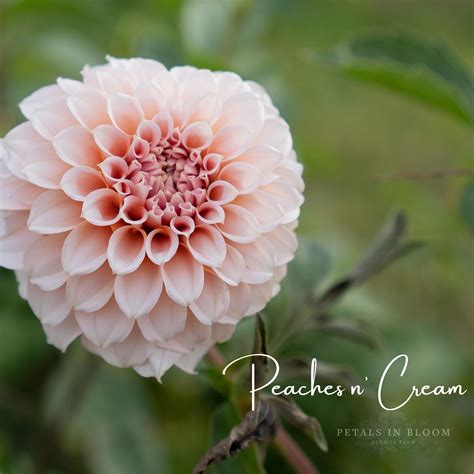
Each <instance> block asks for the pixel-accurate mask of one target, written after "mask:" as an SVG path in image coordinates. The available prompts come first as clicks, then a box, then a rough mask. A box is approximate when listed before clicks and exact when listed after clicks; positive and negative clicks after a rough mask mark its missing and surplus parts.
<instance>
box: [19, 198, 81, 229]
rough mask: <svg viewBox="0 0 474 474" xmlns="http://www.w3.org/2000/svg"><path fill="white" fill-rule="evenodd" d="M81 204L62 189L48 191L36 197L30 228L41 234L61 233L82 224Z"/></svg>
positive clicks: (32, 208) (29, 220)
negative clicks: (72, 199)
mask: <svg viewBox="0 0 474 474" xmlns="http://www.w3.org/2000/svg"><path fill="white" fill-rule="evenodd" d="M81 221H82V219H81V205H80V203H78V202H76V201H71V199H69V197H68V196H66V195H65V194H64V193H63V192H62V191H59V190H51V191H46V192H45V193H43V194H41V195H40V196H39V197H37V198H36V199H35V201H34V202H33V206H32V207H31V212H30V217H29V219H28V228H29V229H30V230H31V231H33V232H37V233H39V234H59V233H61V232H65V231H67V230H71V229H72V228H74V227H75V226H76V225H78V224H80V223H81Z"/></svg>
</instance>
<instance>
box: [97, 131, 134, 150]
mask: <svg viewBox="0 0 474 474" xmlns="http://www.w3.org/2000/svg"><path fill="white" fill-rule="evenodd" d="M94 140H95V142H96V143H97V146H98V147H99V148H100V149H101V150H102V151H103V152H104V153H105V154H106V155H108V156H111V155H112V156H121V157H123V156H125V155H126V154H127V152H128V149H129V148H130V137H129V136H128V135H126V134H125V133H123V132H122V131H120V130H119V129H118V128H117V127H114V126H113V125H99V126H98V127H97V128H96V129H94Z"/></svg>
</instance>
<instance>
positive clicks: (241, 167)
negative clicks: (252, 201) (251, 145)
mask: <svg viewBox="0 0 474 474" xmlns="http://www.w3.org/2000/svg"><path fill="white" fill-rule="evenodd" d="M219 179H222V180H224V181H227V182H228V183H230V184H232V186H234V188H235V189H237V191H238V193H239V194H249V193H251V192H253V191H255V190H256V189H257V188H258V187H259V186H260V184H261V182H262V180H263V175H262V173H261V172H260V171H259V170H258V169H257V168H256V167H255V166H253V165H251V164H250V163H243V162H232V163H230V164H228V165H226V166H224V168H223V169H222V171H221V172H220V174H219Z"/></svg>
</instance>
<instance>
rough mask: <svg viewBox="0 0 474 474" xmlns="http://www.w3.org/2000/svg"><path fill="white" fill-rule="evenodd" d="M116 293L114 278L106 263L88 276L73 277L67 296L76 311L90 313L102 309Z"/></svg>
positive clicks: (68, 285)
mask: <svg viewBox="0 0 474 474" xmlns="http://www.w3.org/2000/svg"><path fill="white" fill-rule="evenodd" d="M113 293H114V276H113V275H112V272H111V270H110V268H109V266H108V265H107V264H106V263H105V264H104V265H102V266H101V267H100V268H99V269H98V270H96V271H95V272H93V273H89V274H88V275H77V276H72V277H70V278H69V279H68V281H67V284H66V295H67V299H68V301H69V303H70V305H71V306H72V307H73V308H74V309H75V310H76V311H85V312H86V313H90V312H92V311H97V310H99V309H100V308H102V307H103V306H104V305H105V304H106V303H107V301H109V300H110V298H111V297H112V295H113Z"/></svg>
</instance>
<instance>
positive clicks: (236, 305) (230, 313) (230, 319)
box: [220, 283, 251, 324]
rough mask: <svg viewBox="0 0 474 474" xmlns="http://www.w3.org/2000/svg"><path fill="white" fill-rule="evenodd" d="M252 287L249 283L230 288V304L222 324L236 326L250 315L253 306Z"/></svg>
mask: <svg viewBox="0 0 474 474" xmlns="http://www.w3.org/2000/svg"><path fill="white" fill-rule="evenodd" d="M250 286H251V285H248V284H247V283H240V284H239V285H237V286H229V288H228V289H229V296H230V304H229V308H228V309H227V312H226V314H225V316H224V317H222V318H221V319H220V321H221V322H223V323H233V324H235V323H236V322H238V321H239V320H240V319H241V318H242V317H243V316H245V315H247V314H248V312H249V310H250V305H251V301H250V298H251V292H250Z"/></svg>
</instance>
